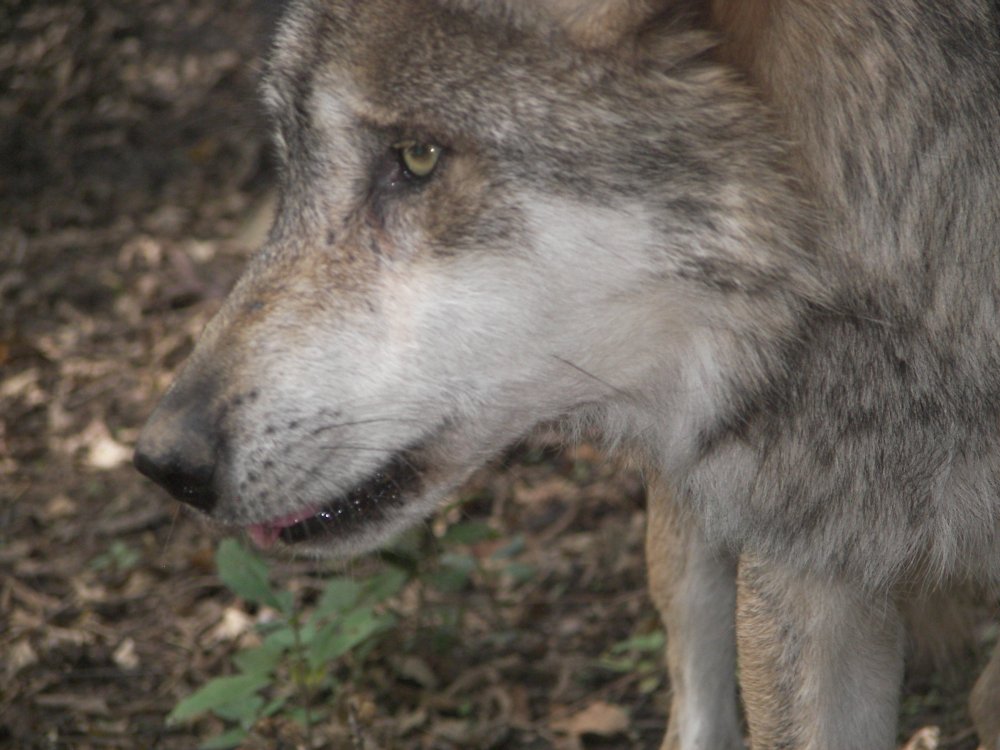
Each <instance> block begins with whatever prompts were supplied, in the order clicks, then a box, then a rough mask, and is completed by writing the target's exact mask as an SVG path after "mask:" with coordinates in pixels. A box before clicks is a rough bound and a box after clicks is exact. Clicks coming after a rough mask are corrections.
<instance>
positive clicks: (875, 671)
mask: <svg viewBox="0 0 1000 750" xmlns="http://www.w3.org/2000/svg"><path fill="white" fill-rule="evenodd" d="M736 620H737V625H736V630H737V642H738V644H739V655H740V687H741V688H742V691H743V693H742V694H743V700H744V703H745V705H746V711H747V721H748V723H749V725H750V739H751V746H752V747H753V748H754V750H775V749H776V748H782V749H785V750H858V749H859V748H865V750H888V749H889V748H892V747H894V746H895V739H896V720H897V709H898V704H899V690H900V683H901V681H902V672H903V631H902V627H901V623H900V617H899V614H898V612H897V611H896V608H895V606H894V605H893V604H892V603H891V602H890V601H889V599H888V598H887V597H886V598H882V599H879V600H877V601H875V602H874V604H873V602H872V600H871V599H870V598H866V597H865V596H863V595H862V593H861V592H859V591H857V590H855V589H854V588H852V587H851V586H848V585H847V584H845V583H843V582H839V581H834V580H828V579H823V580H820V579H816V578H810V577H808V576H804V575H802V574H801V573H791V572H788V571H783V570H779V569H776V568H774V567H771V566H766V565H760V564H757V563H755V562H753V561H751V560H747V559H741V560H740V569H739V585H738V596H737V617H736Z"/></svg>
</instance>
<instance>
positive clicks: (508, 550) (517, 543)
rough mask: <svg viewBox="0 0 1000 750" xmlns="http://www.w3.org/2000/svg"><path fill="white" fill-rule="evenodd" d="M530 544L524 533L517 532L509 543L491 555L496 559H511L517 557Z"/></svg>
mask: <svg viewBox="0 0 1000 750" xmlns="http://www.w3.org/2000/svg"><path fill="white" fill-rule="evenodd" d="M527 546H528V544H527V542H525V540H524V534H515V535H514V538H513V539H511V540H510V542H509V543H507V544H505V545H504V546H503V547H501V548H500V549H498V550H497V551H496V552H494V553H493V554H492V555H490V557H492V558H493V559H494V560H504V559H510V558H512V557H517V556H518V555H520V554H521V553H522V552H524V550H525V548H526V547H527Z"/></svg>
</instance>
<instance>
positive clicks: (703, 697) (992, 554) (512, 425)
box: [136, 0, 1000, 750]
mask: <svg viewBox="0 0 1000 750" xmlns="http://www.w3.org/2000/svg"><path fill="white" fill-rule="evenodd" d="M998 28H1000V11H998V9H997V6H996V5H995V4H991V3H990V2H989V0H952V1H951V2H949V3H947V4H944V3H932V2H927V1H926V0H824V2H814V1H812V0H712V1H711V2H707V1H706V2H704V3H699V2H695V1H694V0H686V1H685V2H679V1H675V2H655V1H654V0H620V1H619V2H614V1H610V0H597V1H594V2H583V1H582V0H551V1H550V2H529V0H520V1H519V0H507V1H506V2H504V1H502V0H492V1H491V0H364V2H360V1H358V0H295V1H294V2H293V3H292V5H291V7H290V9H289V11H288V13H287V14H286V16H285V18H284V20H283V22H282V23H281V26H280V29H279V31H278V33H277V38H276V43H275V48H274V52H273V55H272V58H271V61H270V64H269V67H268V70H267V73H266V77H265V82H264V86H263V89H264V100H265V102H266V104H267V106H268V108H269V109H270V111H271V113H272V116H273V120H274V123H275V144H276V149H277V151H278V153H279V157H280V161H281V164H282V170H283V171H282V179H281V185H282V198H281V201H280V209H279V212H278V217H277V219H276V222H275V224H274V227H273V229H272V231H271V233H270V237H269V239H268V241H267V242H266V244H265V246H264V247H263V248H262V249H261V250H260V252H259V253H258V254H257V255H256V257H255V258H254V259H253V260H252V262H251V263H250V265H249V268H248V270H247V271H246V273H245V275H244V276H243V277H242V280H241V281H240V282H239V283H238V284H237V286H236V288H235V289H234V291H233V292H232V294H231V296H230V297H229V299H228V301H227V302H226V304H225V305H224V307H223V309H222V310H221V311H220V312H219V314H218V316H217V317H216V318H215V319H214V320H213V321H212V322H211V323H210V325H209V326H208V328H207V330H206V331H205V333H204V335H203V338H202V339H201V341H200V343H199V345H198V347H197V349H196V350H195V352H194V353H193V355H192V356H191V358H190V361H189V362H188V364H187V366H186V367H185V369H184V370H183V372H182V374H181V375H180V376H179V378H178V380H177V381H176V383H175V384H174V385H173V387H172V388H171V389H170V391H169V392H168V393H167V394H166V396H165V397H164V398H163V400H162V402H161V403H160V405H159V406H158V408H157V409H156V411H155V413H154V414H153V415H152V417H151V418H150V421H149V423H148V424H147V425H146V427H145V429H144V431H143V433H142V435H141V437H140V440H139V443H138V447H137V453H136V464H137V466H138V468H139V469H140V470H142V471H144V472H145V473H147V474H148V475H149V476H151V477H152V478H154V479H156V480H157V481H159V482H160V483H161V484H163V485H164V486H165V487H167V488H168V489H169V490H170V491H172V492H173V493H174V494H175V495H176V496H177V497H178V498H180V499H181V500H183V501H185V502H187V503H189V504H190V505H192V506H194V507H196V508H198V509H199V510H201V511H202V512H203V513H204V514H206V515H207V516H209V517H210V518H212V519H214V520H215V521H217V522H218V523H220V524H223V525H226V526H230V527H238V528H243V529H245V530H247V531H248V533H249V534H250V535H251V536H252V537H253V538H254V539H255V540H256V541H257V542H258V543H259V544H261V545H263V546H269V545H272V544H277V543H279V542H280V543H282V544H284V545H289V546H294V547H296V548H297V549H301V550H308V551H314V552H316V553H319V554H335V555H352V554H355V553H358V552H360V551H363V550H367V549H370V548H372V547H375V546H377V545H378V544H380V543H382V542H384V541H385V540H386V539H388V538H390V537H391V536H392V535H393V534H395V533H397V532H398V531H399V530H401V529H403V528H404V527H406V526H408V525H410V524H412V523H414V522H417V521H418V520H419V519H422V518H424V517H426V516H427V515H428V514H429V513H431V512H432V511H433V509H434V508H435V507H436V506H437V505H438V504H439V502H440V500H441V498H443V497H444V496H445V495H446V494H447V493H449V492H450V491H452V490H453V489H455V488H456V487H458V486H459V485H460V484H461V483H462V481H463V479H464V478H466V477H467V476H468V474H469V473H470V472H471V471H472V470H474V469H475V468H476V467H478V466H480V465H481V464H482V463H483V462H484V461H485V460H487V459H488V458H489V457H490V456H493V455H495V454H496V453H497V452H498V451H499V450H500V449H502V448H503V447H504V446H507V445H508V444H510V443H511V442H512V441H515V440H517V439H518V438H520V437H521V436H523V435H524V434H525V433H526V432H528V431H529V430H530V429H531V428H532V427H533V426H534V425H536V424H537V423H539V422H540V421H543V420H544V421H549V420H564V421H565V422H566V423H567V424H569V425H571V426H572V425H577V426H579V425H587V426H591V427H593V426H596V427H598V428H599V429H600V430H601V431H602V432H603V434H604V435H605V436H606V438H607V441H608V443H609V444H610V445H611V446H613V447H616V448H621V449H623V450H628V451H630V452H631V454H632V455H633V456H634V457H636V459H637V460H639V461H642V462H643V464H644V465H646V466H647V467H648V469H649V471H650V473H651V474H653V475H655V477H656V479H655V480H654V486H653V487H652V489H651V492H650V506H649V514H650V526H649V529H650V531H649V544H648V549H649V558H650V566H651V581H652V590H653V596H654V599H655V600H656V602H657V604H658V606H659V607H660V609H661V610H662V612H663V615H664V619H665V621H666V624H667V628H668V633H669V639H670V646H669V648H668V654H667V661H668V667H669V669H670V673H671V681H672V685H673V687H674V696H673V709H672V714H671V720H670V726H669V727H668V730H667V736H666V740H665V743H664V747H665V748H681V749H682V750H692V749H693V748H713V749H716V750H718V749H725V748H737V747H741V746H742V737H741V731H740V725H739V719H738V716H739V712H738V708H737V703H736V693H737V683H736V677H735V676H734V675H735V663H736V658H737V654H738V655H739V659H740V669H739V681H740V684H739V688H740V692H741V694H742V697H743V700H744V704H745V712H746V716H747V722H748V725H749V731H750V738H751V743H752V745H753V747H754V748H758V749H763V748H814V749H818V748H823V749H826V750H833V749H843V750H859V748H864V749H874V750H878V749H882V748H889V747H892V746H893V743H894V739H895V731H896V713H897V707H898V701H899V697H898V696H899V685H900V680H901V674H902V668H903V646H902V644H903V641H904V634H903V626H902V616H901V614H900V613H901V611H902V610H903V608H904V606H906V605H907V604H908V603H911V602H912V600H913V599H914V598H917V597H922V596H929V595H931V594H934V593H936V592H940V591H947V590H949V589H950V588H952V587H958V586H963V587H966V586H974V587H980V588H982V589H984V590H986V591H994V592H995V591H996V586H997V584H998V583H1000V253H998V249H1000V248H998V238H1000V127H998V123H1000V74H998V71H1000V44H998ZM997 671H998V670H997V669H996V668H993V669H992V673H993V674H994V675H995V674H996V672H997ZM997 695H998V692H997V691H996V689H995V687H994V686H993V685H992V683H990V682H984V683H981V685H980V687H979V688H977V692H976V696H977V700H978V702H977V704H976V711H977V716H978V718H979V726H980V730H981V731H982V732H983V735H984V736H983V741H984V742H988V743H993V744H992V745H990V746H991V747H994V746H995V745H996V742H997V736H996V735H997V729H996V721H995V717H996V715H997V714H998V713H1000V707H998V706H997V705H995V702H994V705H992V706H990V703H991V701H995V699H996V697H997Z"/></svg>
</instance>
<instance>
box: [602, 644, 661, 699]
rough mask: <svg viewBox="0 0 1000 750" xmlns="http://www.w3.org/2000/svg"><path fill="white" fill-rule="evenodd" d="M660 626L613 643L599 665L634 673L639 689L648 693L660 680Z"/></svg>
mask: <svg viewBox="0 0 1000 750" xmlns="http://www.w3.org/2000/svg"><path fill="white" fill-rule="evenodd" d="M665 644H666V638H665V636H664V634H663V631H662V630H654V631H652V632H650V633H645V634H642V635H636V636H633V637H631V638H627V639H625V640H624V641H621V642H619V643H616V644H615V645H614V646H612V647H611V649H610V651H609V652H608V653H607V654H605V655H604V656H603V657H602V658H601V660H600V662H599V663H600V666H602V667H603V668H604V669H608V670H610V671H612V672H618V673H621V674H634V675H637V676H638V678H639V692H641V693H643V694H649V693H652V692H653V691H654V690H657V689H658V688H659V687H660V684H661V683H662V682H663V663H662V659H663V648H664V646H665Z"/></svg>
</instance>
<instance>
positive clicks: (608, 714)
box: [552, 701, 629, 737]
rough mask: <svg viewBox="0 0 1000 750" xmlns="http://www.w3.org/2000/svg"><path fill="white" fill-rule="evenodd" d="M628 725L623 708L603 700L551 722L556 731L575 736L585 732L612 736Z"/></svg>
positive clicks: (580, 735) (626, 715) (627, 717)
mask: <svg viewBox="0 0 1000 750" xmlns="http://www.w3.org/2000/svg"><path fill="white" fill-rule="evenodd" d="M628 727H629V716H628V713H627V712H626V711H625V709H624V708H622V707H621V706H615V705H613V704H611V703H605V702H604V701H596V702H595V703H591V704H590V705H589V706H587V708H585V709H584V710H583V711H581V712H580V713H578V714H574V715H573V716H570V717H568V718H566V719H561V720H558V721H554V722H552V728H553V729H554V730H556V731H557V732H562V733H564V734H570V735H573V736H575V737H582V736H583V735H585V734H595V735H598V736H599V737H612V736H614V735H616V734H621V733H622V732H624V731H625V730H626V729H628Z"/></svg>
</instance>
